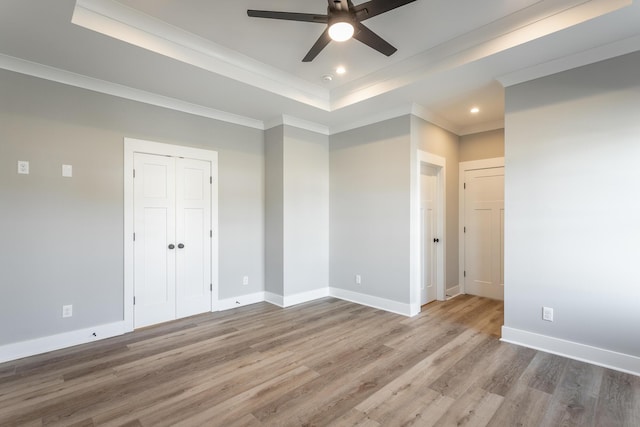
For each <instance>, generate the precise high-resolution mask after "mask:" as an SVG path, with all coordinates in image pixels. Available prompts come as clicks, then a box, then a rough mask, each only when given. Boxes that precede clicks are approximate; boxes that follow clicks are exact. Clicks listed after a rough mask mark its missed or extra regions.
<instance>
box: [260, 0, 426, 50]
mask: <svg viewBox="0 0 640 427" xmlns="http://www.w3.org/2000/svg"><path fill="white" fill-rule="evenodd" d="M327 1H328V3H329V6H328V7H327V14H326V15H317V14H313V13H296V12H275V11H270V10H252V9H249V10H247V15H249V16H251V17H254V18H271V19H284V20H287V21H302V22H315V23H318V24H326V25H327V28H325V30H324V31H323V33H322V34H321V35H320V37H319V38H318V40H317V41H316V42H315V44H314V45H313V46H312V47H311V50H309V52H308V53H307V55H306V56H305V57H304V58H303V59H302V62H311V61H313V59H314V58H315V57H316V56H318V54H319V53H320V51H322V49H324V48H325V47H326V46H327V45H328V44H329V42H330V41H331V40H334V41H345V40H349V39H350V38H351V37H353V38H354V39H356V40H358V41H360V42H362V43H364V44H366V45H367V46H369V47H371V48H373V49H375V50H377V51H378V52H380V53H382V54H384V55H387V56H391V55H393V54H394V53H395V51H396V50H397V49H396V48H395V47H393V46H391V45H390V44H389V43H387V42H386V41H385V40H383V39H382V38H381V37H380V36H378V35H377V34H376V33H374V32H373V31H371V30H370V29H369V28H367V27H365V26H364V25H363V24H362V21H364V20H366V19H369V18H373V17H374V16H377V15H380V14H382V13H385V12H388V11H390V10H393V9H396V8H398V7H400V6H404V5H405V4H408V3H412V2H414V1H416V0H371V1H368V2H366V3H362V4H359V5H357V6H354V4H353V3H352V2H351V0H327Z"/></svg>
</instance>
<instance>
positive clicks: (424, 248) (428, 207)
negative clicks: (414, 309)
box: [420, 163, 440, 306]
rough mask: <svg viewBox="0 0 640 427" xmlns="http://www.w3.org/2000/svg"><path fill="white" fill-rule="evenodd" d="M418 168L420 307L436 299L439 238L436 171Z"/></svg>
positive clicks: (434, 169) (432, 167) (432, 168)
mask: <svg viewBox="0 0 640 427" xmlns="http://www.w3.org/2000/svg"><path fill="white" fill-rule="evenodd" d="M420 166H421V167H420V225H421V227H420V230H421V233H420V237H421V242H420V243H421V244H420V248H421V250H420V252H421V257H420V258H421V261H422V263H421V272H422V274H421V280H420V305H421V306H422V305H425V304H428V303H430V302H432V301H435V300H436V299H437V290H436V287H437V286H436V283H437V280H438V269H437V268H438V256H437V245H438V244H439V243H440V237H439V236H438V228H439V227H438V220H439V218H438V200H437V185H438V182H437V181H438V170H437V169H436V168H435V167H434V166H431V165H428V164H426V163H423V164H421V165H420Z"/></svg>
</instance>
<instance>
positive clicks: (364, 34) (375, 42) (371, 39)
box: [353, 22, 398, 56]
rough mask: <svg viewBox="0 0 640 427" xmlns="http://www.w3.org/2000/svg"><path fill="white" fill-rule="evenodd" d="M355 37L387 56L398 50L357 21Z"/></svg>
mask: <svg viewBox="0 0 640 427" xmlns="http://www.w3.org/2000/svg"><path fill="white" fill-rule="evenodd" d="M353 38H354V39H356V40H358V41H360V42H362V43H364V44H366V45H367V46H369V47H370V48H373V49H375V50H377V51H378V52H380V53H382V54H384V55H387V56H391V55H393V54H394V53H395V52H396V50H398V49H396V48H395V47H393V46H391V45H390V44H389V43H387V42H386V41H385V40H384V39H382V37H380V36H379V35H377V34H376V33H374V32H373V31H371V30H370V29H369V28H367V27H365V26H364V25H363V24H361V23H360V22H358V23H356V31H355V33H354V34H353Z"/></svg>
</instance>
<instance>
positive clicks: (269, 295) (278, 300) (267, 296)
mask: <svg viewBox="0 0 640 427" xmlns="http://www.w3.org/2000/svg"><path fill="white" fill-rule="evenodd" d="M264 300H265V301H266V302H268V303H269V304H273V305H277V306H278V307H282V308H284V297H283V296H282V295H278V294H274V293H273V292H265V293H264Z"/></svg>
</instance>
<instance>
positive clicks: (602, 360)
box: [501, 326, 640, 376]
mask: <svg viewBox="0 0 640 427" xmlns="http://www.w3.org/2000/svg"><path fill="white" fill-rule="evenodd" d="M501 341H504V342H508V343H511V344H518V345H522V346H524V347H529V348H533V349H535V350H540V351H544V352H547V353H552V354H557V355H559V356H564V357H568V358H570V359H575V360H579V361H582V362H587V363H591V364H593V365H598V366H603V367H605V368H610V369H614V370H616V371H621V372H625V373H628V374H632V375H638V376H640V357H637V356H632V355H630V354H624V353H618V352H615V351H611V350H606V349H603V348H599V347H592V346H590V345H586V344H580V343H577V342H573V341H567V340H564V339H561V338H554V337H550V336H547V335H541V334H536V333H533V332H528V331H523V330H521V329H515V328H509V327H507V326H503V327H502V339H501Z"/></svg>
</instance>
